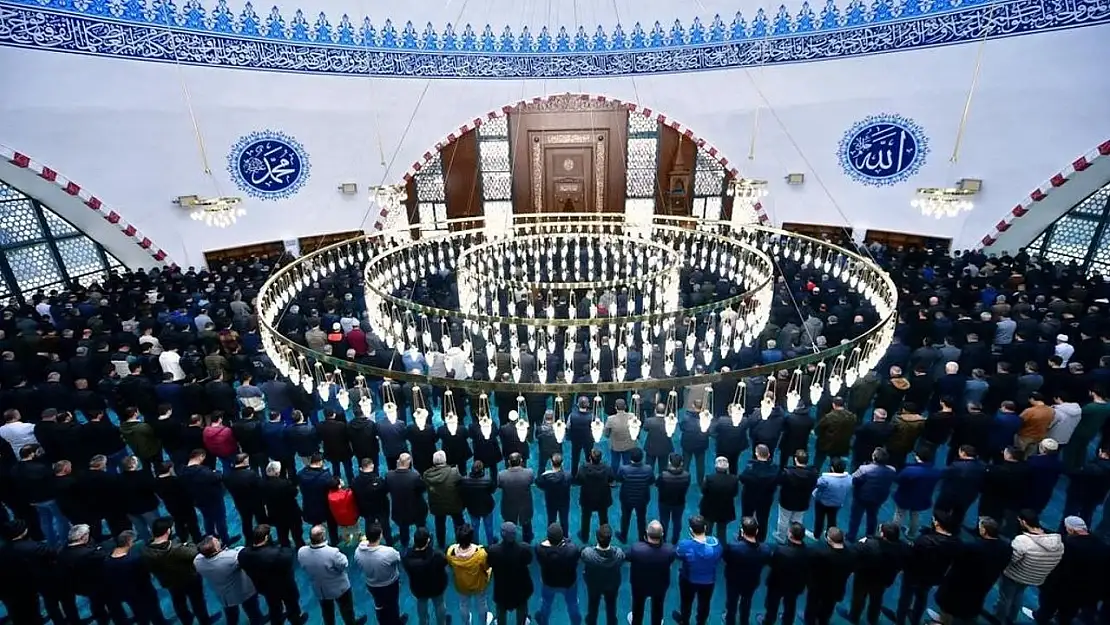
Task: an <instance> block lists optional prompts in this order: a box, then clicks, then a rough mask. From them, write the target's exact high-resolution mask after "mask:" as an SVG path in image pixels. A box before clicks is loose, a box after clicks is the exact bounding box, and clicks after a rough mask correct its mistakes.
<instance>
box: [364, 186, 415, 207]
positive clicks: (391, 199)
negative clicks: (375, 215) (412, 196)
mask: <svg viewBox="0 0 1110 625" xmlns="http://www.w3.org/2000/svg"><path fill="white" fill-rule="evenodd" d="M370 197H371V198H372V199H373V201H374V203H375V204H377V205H378V206H380V207H381V208H382V209H384V210H385V211H386V212H388V213H390V214H395V213H398V212H400V211H401V206H402V205H403V204H404V202H405V200H407V199H408V198H409V196H408V193H407V192H406V191H405V185H402V184H387V185H382V186H378V187H370Z"/></svg>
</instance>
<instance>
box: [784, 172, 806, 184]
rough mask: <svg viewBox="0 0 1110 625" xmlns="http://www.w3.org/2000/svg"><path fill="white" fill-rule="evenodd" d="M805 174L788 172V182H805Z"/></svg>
mask: <svg viewBox="0 0 1110 625" xmlns="http://www.w3.org/2000/svg"><path fill="white" fill-rule="evenodd" d="M805 181H806V175H805V174H786V184H791V185H799V184H805Z"/></svg>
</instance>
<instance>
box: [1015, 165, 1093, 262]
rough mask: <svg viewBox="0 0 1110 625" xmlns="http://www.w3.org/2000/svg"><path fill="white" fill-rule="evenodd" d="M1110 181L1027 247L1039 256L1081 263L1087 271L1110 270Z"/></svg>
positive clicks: (1030, 251)
mask: <svg viewBox="0 0 1110 625" xmlns="http://www.w3.org/2000/svg"><path fill="white" fill-rule="evenodd" d="M1108 214H1110V184H1107V185H1105V186H1103V187H1102V188H1100V189H1098V190H1097V191H1095V192H1094V193H1092V194H1091V195H1089V196H1087V197H1086V198H1084V199H1083V201H1082V202H1079V203H1078V204H1076V205H1075V207H1074V208H1072V209H1071V210H1069V211H1068V212H1067V213H1065V214H1064V215H1063V216H1062V217H1060V218H1059V219H1057V220H1056V222H1055V223H1053V224H1052V225H1050V226H1049V227H1048V228H1045V230H1044V231H1043V232H1041V233H1040V234H1038V235H1037V237H1036V238H1034V239H1033V241H1032V242H1031V243H1030V244H1029V245H1028V246H1026V247H1027V249H1028V251H1029V253H1030V254H1031V255H1033V256H1035V257H1038V258H1043V259H1045V260H1051V261H1053V262H1059V263H1071V262H1073V261H1074V262H1076V263H1078V264H1079V265H1080V266H1081V267H1082V268H1083V269H1084V270H1085V271H1086V272H1088V273H1090V272H1091V271H1093V270H1096V269H1097V270H1098V271H1100V272H1102V273H1104V274H1107V273H1110V227H1108V225H1110V224H1108Z"/></svg>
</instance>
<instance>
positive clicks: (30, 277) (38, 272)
mask: <svg viewBox="0 0 1110 625" xmlns="http://www.w3.org/2000/svg"><path fill="white" fill-rule="evenodd" d="M6 254H7V257H8V264H9V265H10V266H11V268H12V274H14V275H15V281H16V285H17V286H18V287H19V290H20V291H22V292H23V293H24V296H28V295H30V294H33V293H34V292H35V291H36V290H37V289H39V288H42V287H45V286H46V285H48V284H53V283H55V282H61V281H62V273H61V271H59V269H58V263H56V262H55V261H54V255H53V254H51V253H50V247H49V246H48V245H47V244H46V243H39V244H37V245H28V246H26V247H21V248H17V249H14V250H8V251H7V253H6Z"/></svg>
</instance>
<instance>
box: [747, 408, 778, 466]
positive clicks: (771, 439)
mask: <svg viewBox="0 0 1110 625" xmlns="http://www.w3.org/2000/svg"><path fill="white" fill-rule="evenodd" d="M785 427H786V419H785V417H783V411H782V409H781V408H779V407H777V406H776V407H775V409H774V410H772V411H771V414H769V415H768V416H767V418H766V419H763V418H761V415H759V414H756V415H755V417H754V418H752V419H750V421H749V422H748V438H749V440H750V441H751V444H752V447H756V446H758V445H766V446H767V449H769V450H770V451H771V455H772V456H774V453H775V450H776V449H778V447H779V440H780V439H781V438H782V433H783V430H784V429H785Z"/></svg>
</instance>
